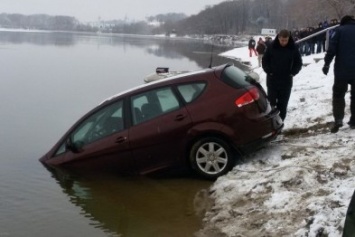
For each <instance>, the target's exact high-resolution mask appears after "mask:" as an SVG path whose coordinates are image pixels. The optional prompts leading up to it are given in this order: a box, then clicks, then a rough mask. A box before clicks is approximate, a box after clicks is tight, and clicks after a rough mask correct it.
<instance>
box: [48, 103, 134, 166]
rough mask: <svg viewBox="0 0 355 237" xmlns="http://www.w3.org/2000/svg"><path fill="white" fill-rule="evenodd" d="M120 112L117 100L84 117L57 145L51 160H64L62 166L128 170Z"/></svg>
mask: <svg viewBox="0 0 355 237" xmlns="http://www.w3.org/2000/svg"><path fill="white" fill-rule="evenodd" d="M123 111H124V109H123V101H122V100H120V101H117V102H115V103H112V104H110V105H108V106H105V107H103V108H102V109H100V110H98V111H97V112H95V113H93V114H91V115H89V116H87V117H86V118H85V119H84V120H83V121H82V122H81V123H80V124H79V125H78V126H76V128H75V129H74V130H73V132H71V133H70V134H69V136H68V137H67V139H66V140H65V141H64V142H63V144H62V145H61V146H60V147H59V149H58V151H57V152H56V154H55V156H54V157H53V158H52V160H51V163H55V162H56V160H57V161H58V162H60V161H63V160H64V161H65V162H64V163H65V164H66V165H70V166H79V167H78V168H80V169H86V168H88V169H94V170H108V169H112V170H117V171H124V172H126V171H130V170H131V169H132V157H131V152H130V147H129V141H128V129H126V126H125V122H124V117H125V116H124V113H123ZM63 156H64V159H63Z"/></svg>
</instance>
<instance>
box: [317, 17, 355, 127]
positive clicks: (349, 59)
mask: <svg viewBox="0 0 355 237" xmlns="http://www.w3.org/2000/svg"><path fill="white" fill-rule="evenodd" d="M354 39H355V20H354V18H353V17H351V16H344V17H343V18H342V19H341V21H340V26H339V27H338V28H336V29H335V30H334V31H333V33H332V35H331V37H330V40H329V47H328V50H327V53H326V55H325V57H324V66H323V68H322V71H323V73H324V74H325V75H327V73H328V71H329V65H330V63H331V62H332V60H333V58H334V57H335V63H334V84H333V117H334V124H333V126H332V127H331V129H330V131H331V132H332V133H336V132H338V130H339V128H340V127H342V126H343V119H344V109H345V93H346V92H347V90H348V85H349V84H350V85H351V102H350V111H351V117H350V120H349V122H348V124H349V126H350V128H351V129H355V44H354Z"/></svg>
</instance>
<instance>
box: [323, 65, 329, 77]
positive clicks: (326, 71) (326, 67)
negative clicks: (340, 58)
mask: <svg viewBox="0 0 355 237" xmlns="http://www.w3.org/2000/svg"><path fill="white" fill-rule="evenodd" d="M322 71H323V73H324V75H327V74H328V72H329V66H328V65H324V66H323V68H322Z"/></svg>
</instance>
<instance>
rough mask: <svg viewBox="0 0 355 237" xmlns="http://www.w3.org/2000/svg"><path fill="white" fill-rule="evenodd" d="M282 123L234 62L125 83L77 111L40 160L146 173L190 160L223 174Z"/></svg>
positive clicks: (210, 174) (204, 171) (201, 169)
mask: <svg viewBox="0 0 355 237" xmlns="http://www.w3.org/2000/svg"><path fill="white" fill-rule="evenodd" d="M282 126H283V123H282V121H281V119H280V117H279V115H278V111H272V110H271V107H270V105H269V103H268V100H267V98H266V94H265V92H264V90H263V88H262V87H261V85H260V84H258V83H257V82H256V81H255V80H253V79H252V78H251V77H250V76H248V75H247V74H246V73H245V72H243V71H242V70H240V69H238V68H236V67H234V66H232V65H222V66H219V67H215V68H209V69H205V70H202V71H198V72H191V73H187V74H180V75H177V76H175V77H171V78H168V79H162V80H158V81H156V82H152V83H148V84H145V85H142V86H139V87H137V88H135V89H132V90H129V91H126V92H124V93H121V94H119V95H117V96H114V97H112V98H110V99H108V100H106V101H105V102H104V103H102V104H101V105H99V106H97V107H96V108H94V109H93V110H92V111H90V112H89V113H87V114H86V115H85V116H84V117H83V118H81V119H80V120H79V121H78V122H77V123H76V124H74V125H73V127H72V128H71V129H70V130H69V131H68V132H67V133H66V134H65V135H64V136H63V137H62V138H61V139H60V140H59V141H58V143H57V144H56V145H55V146H54V147H53V148H52V149H51V150H50V151H49V152H48V153H47V154H46V155H45V156H43V157H42V158H41V159H40V161H41V162H42V163H44V164H46V165H50V166H70V167H72V168H76V169H80V170H91V171H92V170H114V171H115V172H121V173H123V172H137V173H140V174H146V173H151V172H154V171H158V170H163V169H167V168H175V167H189V168H192V169H193V170H194V171H196V173H198V174H200V175H201V176H203V177H205V178H216V177H219V176H221V175H223V174H226V173H227V172H228V171H229V170H231V169H232V167H233V166H234V165H235V163H236V161H237V159H238V158H240V157H241V156H243V155H244V154H248V153H250V152H252V151H255V150H256V149H258V148H260V147H262V146H264V145H265V144H267V143H268V142H269V141H271V140H273V139H274V138H275V137H276V136H277V134H278V133H279V132H280V130H281V128H282Z"/></svg>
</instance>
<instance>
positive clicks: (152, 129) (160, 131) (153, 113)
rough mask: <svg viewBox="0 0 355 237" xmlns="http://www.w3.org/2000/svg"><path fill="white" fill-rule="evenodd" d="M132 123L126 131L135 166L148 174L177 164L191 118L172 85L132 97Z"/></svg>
mask: <svg viewBox="0 0 355 237" xmlns="http://www.w3.org/2000/svg"><path fill="white" fill-rule="evenodd" d="M131 107H132V120H133V121H132V122H133V126H132V127H131V129H130V131H129V137H130V146H131V147H132V154H133V157H134V161H135V165H136V166H137V167H138V169H139V170H140V172H141V173H147V172H151V171H154V170H158V169H161V168H165V167H168V166H170V165H173V164H176V163H177V162H178V158H179V157H181V154H182V153H183V152H184V150H183V145H184V141H185V137H186V133H187V131H188V129H189V128H190V127H191V119H190V117H189V114H188V112H187V110H186V109H185V107H184V106H183V105H182V104H181V103H179V100H178V99H177V97H176V95H175V93H174V92H173V90H172V88H170V87H165V88H160V89H155V90H152V91H148V92H145V93H142V94H139V95H135V96H133V97H132V98H131Z"/></svg>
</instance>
